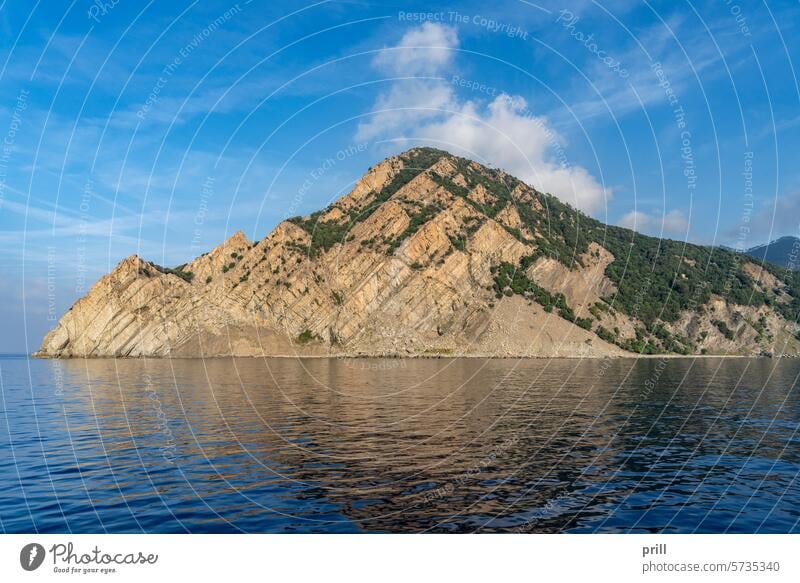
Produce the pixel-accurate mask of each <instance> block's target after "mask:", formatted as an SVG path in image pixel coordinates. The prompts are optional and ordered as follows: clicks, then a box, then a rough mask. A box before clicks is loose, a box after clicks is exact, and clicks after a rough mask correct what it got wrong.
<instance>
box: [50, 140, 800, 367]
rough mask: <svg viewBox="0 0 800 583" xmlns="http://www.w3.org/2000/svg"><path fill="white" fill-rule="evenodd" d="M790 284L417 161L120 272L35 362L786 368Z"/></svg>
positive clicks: (473, 169)
mask: <svg viewBox="0 0 800 583" xmlns="http://www.w3.org/2000/svg"><path fill="white" fill-rule="evenodd" d="M796 276H797V273H796V272H791V271H789V270H785V269H781V268H779V267H776V266H773V265H771V264H763V265H762V264H761V263H759V262H757V261H755V260H753V259H752V258H749V257H745V256H741V255H737V254H735V253H732V252H730V251H727V250H724V249H714V248H709V247H703V246H696V245H690V244H686V243H683V242H676V241H668V240H659V239H654V238H651V237H646V236H643V235H640V234H638V233H635V232H633V231H630V230H627V229H622V228H619V227H613V226H608V225H604V224H602V223H600V222H598V221H596V220H595V219H592V218H591V217H588V216H586V215H584V214H582V213H580V212H579V211H577V210H575V209H573V208H572V207H570V206H569V205H567V204H565V203H563V202H562V201H560V200H558V199H557V198H555V197H553V196H551V195H548V194H544V193H541V192H538V191H537V190H535V189H534V188H532V187H530V186H528V185H526V184H524V183H523V182H521V181H519V180H517V179H515V178H514V177H512V176H510V175H508V174H506V173H505V172H503V171H501V170H496V169H490V168H487V167H484V166H482V165H480V164H478V163H476V162H473V161H470V160H467V159H464V158H459V157H456V156H452V155H450V154H448V153H446V152H442V151H440V150H434V149H431V148H416V149H413V150H409V151H407V152H404V153H403V154H400V155H398V156H394V157H391V158H388V159H386V160H384V161H383V162H381V163H380V164H378V165H376V166H374V167H372V168H370V169H369V171H368V172H367V173H366V174H365V175H364V176H363V177H362V178H361V179H360V180H359V181H358V183H357V184H356V186H355V188H354V189H353V190H352V192H350V193H349V194H347V195H345V196H344V197H342V198H340V199H339V200H337V201H336V202H335V203H333V204H332V205H330V206H329V207H327V208H326V209H324V210H322V211H319V212H317V213H314V214H312V215H310V216H306V217H296V218H293V219H289V220H287V221H284V222H282V223H280V224H279V225H278V226H277V227H276V228H275V229H274V230H273V231H272V232H271V233H270V234H269V235H267V236H266V237H265V238H264V239H262V240H260V241H249V240H248V239H247V238H246V237H245V235H244V234H242V233H241V232H238V233H236V234H234V235H233V236H232V237H230V238H229V239H228V240H226V241H225V242H223V243H222V244H221V245H219V246H218V247H216V248H215V249H213V250H211V251H210V252H209V253H206V254H204V255H202V256H200V257H198V258H196V259H194V260H192V261H191V262H189V263H187V264H185V265H181V266H180V267H178V268H173V269H169V268H165V267H161V266H158V265H155V264H154V263H151V262H148V261H146V260H144V259H142V258H139V257H137V256H135V255H133V256H130V257H128V258H127V259H125V260H123V261H122V262H120V263H119V264H118V265H117V267H116V268H115V269H114V270H113V271H112V272H111V273H109V274H108V275H106V276H104V277H103V278H101V279H100V280H99V281H98V282H97V283H96V284H95V285H94V286H93V287H92V288H91V290H90V291H89V293H88V294H87V295H86V296H85V297H83V298H81V299H80V300H78V301H77V302H76V303H75V304H74V305H73V306H72V307H71V308H70V309H69V311H68V312H67V313H66V314H64V316H63V317H62V318H61V320H60V321H59V323H58V325H57V326H56V328H55V329H53V330H52V331H51V332H50V333H49V334H48V335H47V336H46V337H45V339H44V341H43V342H42V346H41V349H40V350H39V352H37V353H36V355H37V356H42V357H86V356H88V357H102V356H109V357H110V356H114V357H126V356H130V357H137V356H151V357H168V356H172V357H203V356H231V355H233V356H261V355H265V356H290V355H304V356H338V355H343V356H359V355H374V356H386V355H392V356H440V355H452V356H458V355H464V356H498V357H514V356H517V357H603V356H626V355H628V356H632V355H637V354H658V353H669V354H736V355H763V354H769V355H776V356H777V355H795V354H797V353H798V352H799V351H800V340H798V325H797V316H798V311H800V300H799V299H798V298H800V284H799V283H798V281H797V279H796Z"/></svg>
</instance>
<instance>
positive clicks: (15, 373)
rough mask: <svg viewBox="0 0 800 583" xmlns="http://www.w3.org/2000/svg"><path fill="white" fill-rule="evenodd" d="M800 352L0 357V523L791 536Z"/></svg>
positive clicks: (798, 447)
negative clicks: (589, 357)
mask: <svg viewBox="0 0 800 583" xmlns="http://www.w3.org/2000/svg"><path fill="white" fill-rule="evenodd" d="M798 374H800V362H797V361H789V360H781V361H772V360H739V359H701V360H665V361H660V360H642V361H633V360H605V361H579V360H528V361H516V360H495V361H492V360H469V359H467V360H327V359H309V360H290V359H272V360H261V359H210V360H205V361H203V360H174V361H166V360H149V361H141V360H117V361H115V360H88V361H84V360H74V361H41V360H29V359H27V358H24V357H6V358H0V380H2V402H0V407H1V408H2V415H0V528H1V529H2V530H3V531H4V532H33V531H36V532H62V533H67V532H71V533H83V532H420V531H428V532H473V531H484V532H492V531H512V532H518V531H525V532H564V531H569V532H781V533H783V532H798V531H800V526H799V525H798V521H800V481H799V480H798V477H799V476H798V472H800V435H799V434H798V428H800V399H798V387H797V384H798Z"/></svg>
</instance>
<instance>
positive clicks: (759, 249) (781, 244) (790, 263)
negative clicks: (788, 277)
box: [745, 236, 800, 269]
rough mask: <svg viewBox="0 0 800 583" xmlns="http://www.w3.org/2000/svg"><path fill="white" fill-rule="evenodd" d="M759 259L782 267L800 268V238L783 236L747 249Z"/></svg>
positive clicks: (751, 255)
mask: <svg viewBox="0 0 800 583" xmlns="http://www.w3.org/2000/svg"><path fill="white" fill-rule="evenodd" d="M745 253H747V254H748V255H749V256H750V257H755V258H756V259H758V260H759V261H763V260H765V259H766V260H767V261H770V262H772V263H774V264H775V265H780V266H781V267H788V268H789V269H800V239H798V238H797V237H791V236H787V237H781V238H780V239H776V240H774V241H772V242H771V243H767V244H766V245H758V246H756V247H752V248H750V249H748V250H747V251H745Z"/></svg>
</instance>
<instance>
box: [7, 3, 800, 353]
mask: <svg viewBox="0 0 800 583" xmlns="http://www.w3.org/2000/svg"><path fill="white" fill-rule="evenodd" d="M798 12H800V8H798V5H797V3H796V2H788V1H787V2H769V3H768V4H766V3H758V2H744V1H730V2H728V1H726V0H723V1H717V2H699V3H698V2H677V3H676V2H655V3H641V2H628V1H612V2H603V3H602V6H600V5H599V3H594V2H585V1H572V2H570V1H567V2H563V3H561V2H559V3H540V4H535V3H532V2H528V1H517V0H510V1H507V2H498V3H486V2H451V3H444V2H435V1H434V2H430V1H428V2H359V1H347V2H335V1H331V2H324V1H323V2H317V3H306V2H280V1H271V2H258V1H252V2H249V3H248V2H246V1H242V2H239V3H231V2H214V1H203V2H171V3H166V2H150V3H140V2H130V1H127V0H116V1H112V0H108V1H106V2H105V3H103V2H100V1H99V0H98V1H97V2H95V1H94V0H92V1H88V0H76V1H74V2H71V3H69V2H46V3H45V2H38V3H34V2H3V3H2V4H0V30H1V31H2V35H0V44H2V47H1V48H0V140H2V142H0V238H2V241H0V265H1V266H2V269H0V298H2V300H3V301H2V305H0V321H2V322H3V324H4V325H3V330H2V332H0V352H25V351H31V350H34V349H35V348H36V347H37V346H38V344H39V342H40V340H41V337H42V335H43V334H44V333H45V331H46V330H47V329H49V328H50V327H52V325H53V324H54V322H53V319H54V318H57V317H58V316H59V315H60V314H61V313H62V312H63V311H64V310H66V309H67V308H68V307H69V306H70V305H71V304H72V303H73V302H74V301H75V300H76V299H77V297H79V296H80V295H82V293H85V291H86V290H88V288H89V287H90V286H91V284H92V283H93V282H94V281H95V280H96V279H97V278H98V277H100V276H101V275H102V274H103V273H106V272H107V271H108V270H109V269H111V268H112V267H113V266H114V265H115V264H116V263H117V262H118V261H119V260H120V259H122V258H124V257H126V256H128V255H130V254H132V253H138V254H140V255H142V256H144V257H145V258H147V259H150V260H153V261H156V262H158V263H161V264H164V265H176V264H179V263H182V262H185V261H187V260H189V259H191V258H192V257H193V256H196V255H198V254H200V253H201V252H203V251H206V250H208V249H210V248H211V247H213V246H214V245H216V244H218V243H219V242H221V241H222V240H223V239H224V238H225V237H227V236H229V235H230V234H232V233H233V232H235V231H236V230H238V229H242V230H244V231H245V232H246V234H247V235H248V236H249V237H251V238H262V237H264V236H265V235H266V234H267V233H268V232H269V231H270V230H271V229H272V228H273V227H274V226H275V224H276V223H277V222H279V221H280V220H282V219H283V218H285V217H287V216H290V215H294V214H304V213H308V212H311V211H313V210H315V209H318V208H321V207H323V206H325V205H326V204H327V203H328V202H330V201H331V200H332V199H334V198H336V197H338V196H340V195H341V194H343V193H345V192H347V191H348V189H349V188H350V187H351V186H352V184H353V182H354V181H355V180H357V179H358V177H359V176H360V175H361V174H363V172H364V171H365V170H366V169H367V168H368V167H369V166H370V165H372V164H374V163H375V162H376V161H379V160H380V159H382V158H384V157H386V156H387V155H390V154H392V153H397V152H399V151H402V150H404V149H407V148H408V147H411V146H414V145H433V146H437V147H440V148H443V149H448V150H451V151H453V152H454V153H458V154H462V155H468V156H469V157H472V158H475V159H477V160H479V161H481V162H484V163H489V164H492V165H495V166H499V167H502V168H505V169H507V170H508V171H510V172H512V173H513V174H516V175H517V176H519V177H521V178H523V179H525V180H527V181H528V182H530V183H531V184H532V185H533V186H535V187H537V188H540V189H542V190H546V191H550V192H553V193H554V194H557V195H558V196H560V197H562V198H563V199H565V200H567V201H568V202H571V203H573V204H575V205H576V206H579V207H580V208H582V209H583V210H585V211H586V212H588V213H590V214H592V215H593V216H595V217H597V218H599V219H601V220H603V221H605V222H609V223H614V224H621V225H625V226H630V227H634V228H636V229H637V230H639V231H642V232H646V233H649V234H654V235H661V236H666V237H670V238H675V239H687V240H690V241H694V242H700V243H705V244H728V245H738V246H742V247H750V246H752V245H756V244H759V243H762V242H764V241H767V240H770V239H772V238H775V237H777V236H780V235H785V234H793V235H797V234H800V233H798V230H799V229H800V224H799V223H800V212H799V211H800V165H798V164H797V163H796V152H798V151H799V150H800V148H799V147H798V146H800V89H799V88H798V73H797V72H796V71H795V69H794V64H795V62H796V60H797V57H798V53H799V51H798V41H797V37H798V23H799V22H800V18H798Z"/></svg>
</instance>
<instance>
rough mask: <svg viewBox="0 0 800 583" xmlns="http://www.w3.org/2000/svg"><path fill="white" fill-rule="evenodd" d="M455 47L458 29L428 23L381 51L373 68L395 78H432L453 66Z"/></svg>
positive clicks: (456, 45)
mask: <svg viewBox="0 0 800 583" xmlns="http://www.w3.org/2000/svg"><path fill="white" fill-rule="evenodd" d="M456 47H458V35H457V34H456V31H455V29H453V28H451V27H449V26H444V25H442V24H436V23H433V22H425V23H424V24H422V26H420V27H418V28H413V29H411V30H409V31H408V32H407V33H405V34H404V35H403V38H401V39H400V42H399V43H397V44H396V45H395V46H394V47H390V48H386V49H383V50H382V51H380V52H379V53H378V54H377V55H376V56H375V59H374V60H373V65H375V67H377V68H378V69H380V70H382V71H386V72H387V73H392V74H395V75H433V74H436V73H438V72H440V71H441V70H443V69H444V68H446V67H447V66H448V65H450V63H451V62H452V60H453V54H454V51H453V49H455V48H456Z"/></svg>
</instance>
